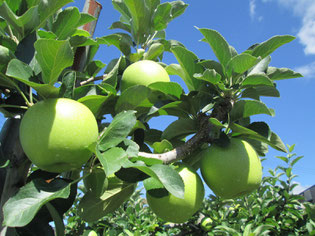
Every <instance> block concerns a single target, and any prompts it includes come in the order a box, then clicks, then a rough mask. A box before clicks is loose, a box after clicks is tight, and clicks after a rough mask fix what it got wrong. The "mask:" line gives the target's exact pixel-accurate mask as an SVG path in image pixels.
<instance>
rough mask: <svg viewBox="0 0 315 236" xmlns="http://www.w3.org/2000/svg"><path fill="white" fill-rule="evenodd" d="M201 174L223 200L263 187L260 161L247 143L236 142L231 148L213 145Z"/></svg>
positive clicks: (204, 153)
mask: <svg viewBox="0 0 315 236" xmlns="http://www.w3.org/2000/svg"><path fill="white" fill-rule="evenodd" d="M201 155H202V159H201V167H200V170H201V174H202V177H203V179H204V180H205V182H206V183H207V185H208V186H209V188H210V189H211V190H212V191H213V192H214V193H215V194H216V195H217V196H220V197H222V198H225V199H228V198H237V197H240V196H243V195H245V194H248V193H250V192H252V191H253V190H255V189H256V188H258V187H259V185H260V183H261V180H262V167H261V162H260V158H259V157H258V155H257V153H256V151H255V149H254V148H253V147H252V146H251V145H250V144H249V143H247V142H246V141H244V140H241V139H237V138H232V139H231V142H230V144H229V145H228V146H227V147H224V148H223V147H219V146H217V145H214V144H213V145H211V146H210V147H209V148H207V149H205V150H204V151H203V152H202V154H201Z"/></svg>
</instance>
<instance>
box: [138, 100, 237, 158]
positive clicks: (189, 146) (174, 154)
mask: <svg viewBox="0 0 315 236" xmlns="http://www.w3.org/2000/svg"><path fill="white" fill-rule="evenodd" d="M233 105H234V100H233V99H232V98H225V99H224V100H223V101H222V102H221V103H218V105H216V106H215V107H214V109H213V110H212V113H211V115H206V114H205V113H200V114H199V120H200V122H199V124H200V128H199V131H198V132H197V133H196V134H195V135H194V136H193V137H192V138H191V139H189V140H188V141H187V142H186V143H185V144H183V145H181V146H179V147H177V148H175V149H173V150H171V151H168V152H165V153H160V154H155V153H147V152H139V153H138V156H141V157H146V158H153V159H158V160H162V161H163V163H165V164H169V163H172V162H176V161H179V160H183V159H185V158H186V157H187V156H189V155H190V154H191V153H192V152H194V151H195V150H196V149H197V148H198V147H200V146H201V145H202V144H204V143H212V142H213V140H214V139H215V135H214V133H216V129H215V127H214V125H212V124H211V123H210V122H209V118H216V119H218V120H219V121H225V120H226V119H227V115H228V113H229V112H230V111H231V110H232V108H233Z"/></svg>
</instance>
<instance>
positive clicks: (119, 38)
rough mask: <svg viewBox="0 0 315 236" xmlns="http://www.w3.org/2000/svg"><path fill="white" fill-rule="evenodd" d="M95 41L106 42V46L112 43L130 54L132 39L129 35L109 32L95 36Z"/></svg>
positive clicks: (124, 52)
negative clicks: (108, 33) (98, 36)
mask: <svg viewBox="0 0 315 236" xmlns="http://www.w3.org/2000/svg"><path fill="white" fill-rule="evenodd" d="M97 43H98V44H106V45H107V46H111V45H114V46H115V47H117V48H118V49H119V50H120V51H121V52H122V53H123V54H125V55H129V54H130V52H131V49H130V48H131V47H132V46H133V41H132V38H131V37H130V35H129V34H124V33H116V34H110V35H106V36H103V37H100V38H97Z"/></svg>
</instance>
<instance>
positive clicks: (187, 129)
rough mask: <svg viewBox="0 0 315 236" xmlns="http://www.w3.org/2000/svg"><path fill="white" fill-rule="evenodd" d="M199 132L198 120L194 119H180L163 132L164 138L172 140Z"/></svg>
mask: <svg viewBox="0 0 315 236" xmlns="http://www.w3.org/2000/svg"><path fill="white" fill-rule="evenodd" d="M197 130H198V125H197V122H196V120H193V119H183V118H181V119H178V120H176V121H174V122H173V123H171V124H170V125H169V126H168V127H167V128H166V129H165V130H164V132H163V134H162V138H163V139H167V140H171V139H173V138H176V137H183V136H187V135H190V134H193V133H196V132H197Z"/></svg>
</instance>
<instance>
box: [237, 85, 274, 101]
mask: <svg viewBox="0 0 315 236" xmlns="http://www.w3.org/2000/svg"><path fill="white" fill-rule="evenodd" d="M260 96H266V97H280V93H279V91H278V90H277V89H276V88H275V87H271V86H259V87H255V88H253V87H249V88H247V89H245V90H244V91H243V92H242V98H253V99H256V100H259V99H260Z"/></svg>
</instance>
